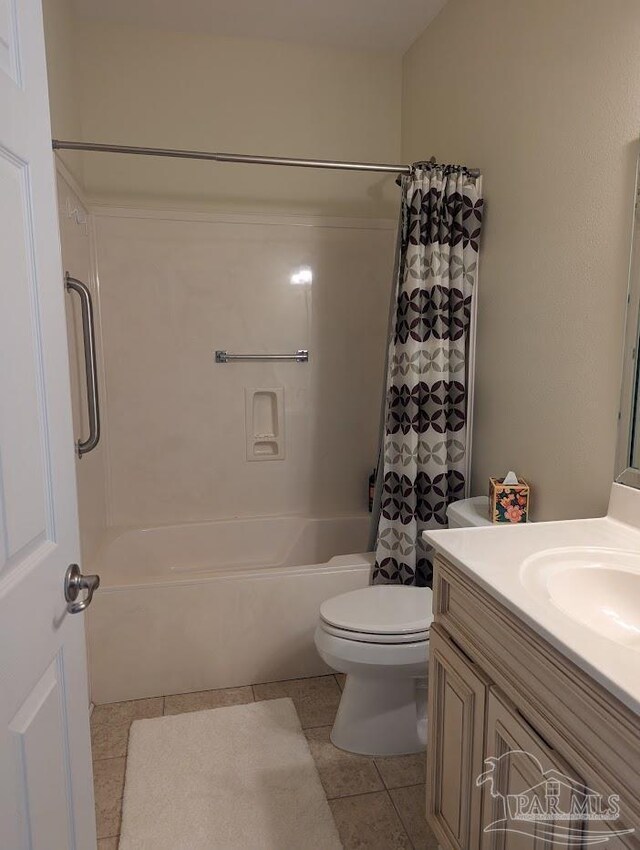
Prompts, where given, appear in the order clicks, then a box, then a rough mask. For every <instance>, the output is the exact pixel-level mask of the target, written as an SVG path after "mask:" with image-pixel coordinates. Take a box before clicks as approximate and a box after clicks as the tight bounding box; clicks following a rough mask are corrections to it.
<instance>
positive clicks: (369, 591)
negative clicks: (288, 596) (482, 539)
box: [315, 585, 433, 755]
mask: <svg viewBox="0 0 640 850" xmlns="http://www.w3.org/2000/svg"><path fill="white" fill-rule="evenodd" d="M432 601H433V596H432V592H431V589H430V588H428V587H404V586H401V585H377V586H374V587H364V588H361V589H360V590H353V591H351V592H349V593H343V594H341V595H340V596H335V597H333V598H332V599H328V600H327V601H326V602H324V603H323V604H322V606H321V607H320V622H319V623H318V627H317V629H316V633H315V642H316V647H317V649H318V652H319V653H320V656H321V658H322V659H323V660H324V661H325V662H326V663H327V664H328V665H329V666H330V667H332V668H333V669H334V670H338V671H339V672H341V673H346V676H347V679H346V682H345V686H344V690H343V693H342V698H341V700H340V706H339V708H338V713H337V715H336V719H335V722H334V724H333V729H332V731H331V740H332V742H333V743H334V744H335V746H336V747H340V749H343V750H348V751H349V752H353V753H361V754H363V755H401V754H405V753H417V752H420V751H422V750H424V748H425V742H426V719H427V705H426V696H427V663H428V657H429V628H430V626H431V622H432V620H433V614H432Z"/></svg>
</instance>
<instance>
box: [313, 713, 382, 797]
mask: <svg viewBox="0 0 640 850" xmlns="http://www.w3.org/2000/svg"><path fill="white" fill-rule="evenodd" d="M330 732H331V727H330V726H320V727H318V728H316V729H307V730H306V733H305V734H306V736H307V741H308V742H309V749H310V750H311V755H312V756H313V758H314V761H315V763H316V767H317V768H318V773H319V774H320V779H321V780H322V785H323V787H324V790H325V794H326V795H327V797H328V798H329V799H331V798H333V797H347V796H350V795H353V794H366V793H367V792H369V791H381V790H383V789H384V785H383V784H382V780H381V779H380V775H379V773H378V771H377V770H376V766H375V764H374V763H373V759H371V758H369V757H368V756H358V755H354V754H353V753H346V752H344V750H339V749H338V748H337V747H334V746H333V744H332V743H331V741H330V739H329V733H330Z"/></svg>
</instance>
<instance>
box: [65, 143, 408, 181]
mask: <svg viewBox="0 0 640 850" xmlns="http://www.w3.org/2000/svg"><path fill="white" fill-rule="evenodd" d="M51 145H52V147H53V149H54V150H68V151H98V152H101V153H127V154H137V155H140V156H168V157H176V158H177V159H207V160H213V161H215V162H250V163H254V164H255V165H292V166H299V167H301V168H334V169H338V170H340V171H385V172H389V173H392V174H398V173H400V174H409V173H410V171H411V167H410V166H409V165H391V164H388V163H381V164H379V163H375V162H340V161H334V160H331V159H292V158H290V157H284V156H250V155H248V154H239V153H218V152H213V151H186V150H174V149H173V148H143V147H134V146H132V145H101V144H98V143H96V142H67V141H62V140H60V139H52V140H51Z"/></svg>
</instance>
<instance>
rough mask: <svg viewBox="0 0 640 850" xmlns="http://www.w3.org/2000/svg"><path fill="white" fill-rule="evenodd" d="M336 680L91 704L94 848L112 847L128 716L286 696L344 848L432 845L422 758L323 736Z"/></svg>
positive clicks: (336, 697)
mask: <svg viewBox="0 0 640 850" xmlns="http://www.w3.org/2000/svg"><path fill="white" fill-rule="evenodd" d="M341 685H342V677H341V676H318V677H316V678H313V679H293V680H289V681H285V682H269V683H268V684H262V685H253V686H247V687H242V688H227V689H225V690H218V691H202V692H201V693H195V694H175V695H172V696H166V697H154V698H152V699H141V700H133V701H131V702H118V703H111V704H109V705H99V706H96V707H95V708H94V710H93V714H92V715H91V741H92V748H93V758H94V762H93V773H94V785H95V796H96V819H97V824H98V839H99V840H98V850H117V848H118V836H119V834H120V815H121V807H122V792H123V788H124V772H125V765H126V759H127V744H128V738H129V727H130V726H131V723H132V722H133V721H134V720H137V719H138V718H144V717H159V716H160V715H162V714H179V713H181V712H183V711H201V710H203V709H207V708H218V707H220V706H225V705H239V704H242V703H247V702H253V701H254V700H263V699H277V698H278V697H291V699H292V700H293V702H294V704H295V706H296V709H297V711H298V715H299V716H300V722H301V724H302V728H303V729H304V731H305V734H306V736H307V740H308V741H309V748H310V750H311V753H312V755H313V758H314V759H315V762H316V766H317V768H318V773H319V774H320V779H321V780H322V784H323V786H324V790H325V792H326V795H327V800H328V801H329V805H330V807H331V811H332V812H333V816H334V818H335V821H336V824H337V827H338V831H339V832H340V837H341V839H342V843H343V845H344V848H345V850H436V848H437V842H436V840H435V838H434V836H433V834H432V833H431V830H430V829H429V827H428V826H427V823H426V821H425V819H424V781H425V767H424V762H425V759H424V756H422V755H418V756H393V757H385V758H370V757H368V756H356V755H352V754H350V753H345V752H343V751H342V750H338V749H337V748H336V747H334V746H333V744H332V743H331V741H330V740H329V733H330V731H331V724H332V723H333V718H334V716H335V713H336V709H337V708H338V703H339V702H340V687H341ZM248 850H249V848H248ZM301 850H302V848H301Z"/></svg>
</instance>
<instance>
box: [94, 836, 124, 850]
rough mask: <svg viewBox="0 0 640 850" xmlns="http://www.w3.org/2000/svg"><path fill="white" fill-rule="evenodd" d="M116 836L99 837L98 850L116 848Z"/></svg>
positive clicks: (113, 849) (116, 849)
mask: <svg viewBox="0 0 640 850" xmlns="http://www.w3.org/2000/svg"><path fill="white" fill-rule="evenodd" d="M118 841H119V839H118V838H99V839H98V850H118Z"/></svg>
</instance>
